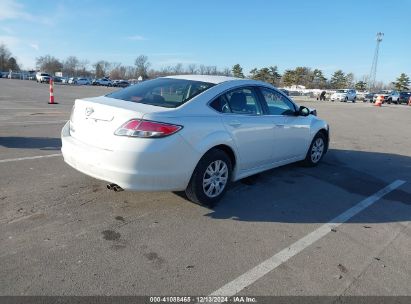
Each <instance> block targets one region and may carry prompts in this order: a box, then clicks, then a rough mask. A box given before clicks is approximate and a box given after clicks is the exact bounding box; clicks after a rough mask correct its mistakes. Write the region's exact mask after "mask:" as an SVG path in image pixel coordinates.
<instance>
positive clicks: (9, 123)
mask: <svg viewBox="0 0 411 304" xmlns="http://www.w3.org/2000/svg"><path fill="white" fill-rule="evenodd" d="M65 122H67V119H66V120H50V121H47V120H39V121H37V120H36V121H26V122H20V121H10V122H9V121H5V122H0V127H5V126H15V125H18V126H29V125H52V124H63V123H65Z"/></svg>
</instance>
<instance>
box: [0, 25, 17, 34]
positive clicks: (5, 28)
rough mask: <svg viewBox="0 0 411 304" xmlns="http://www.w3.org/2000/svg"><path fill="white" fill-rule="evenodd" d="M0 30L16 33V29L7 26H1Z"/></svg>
mask: <svg viewBox="0 0 411 304" xmlns="http://www.w3.org/2000/svg"><path fill="white" fill-rule="evenodd" d="M0 30H1V31H2V32H4V33H6V34H14V31H13V30H12V29H11V28H9V27H7V26H1V27H0Z"/></svg>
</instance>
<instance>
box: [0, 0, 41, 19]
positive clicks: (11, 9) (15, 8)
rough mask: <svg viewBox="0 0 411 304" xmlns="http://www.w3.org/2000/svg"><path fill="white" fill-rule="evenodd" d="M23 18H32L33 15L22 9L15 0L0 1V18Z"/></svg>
mask: <svg viewBox="0 0 411 304" xmlns="http://www.w3.org/2000/svg"><path fill="white" fill-rule="evenodd" d="M7 19H24V20H33V19H34V17H33V16H32V15H30V14H28V13H26V12H25V11H24V6H23V5H22V4H20V3H18V2H17V1H13V0H2V1H1V2H0V20H7Z"/></svg>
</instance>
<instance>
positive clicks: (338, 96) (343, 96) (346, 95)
mask: <svg viewBox="0 0 411 304" xmlns="http://www.w3.org/2000/svg"><path fill="white" fill-rule="evenodd" d="M330 100H331V101H336V100H338V101H341V102H347V101H352V102H355V101H356V100H357V92H356V91H355V90H351V89H344V90H337V91H336V92H335V93H334V94H332V95H331V97H330Z"/></svg>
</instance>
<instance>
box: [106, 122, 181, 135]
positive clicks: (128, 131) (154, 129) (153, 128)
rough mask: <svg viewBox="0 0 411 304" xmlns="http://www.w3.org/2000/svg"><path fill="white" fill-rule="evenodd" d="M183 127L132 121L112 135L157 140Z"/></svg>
mask: <svg viewBox="0 0 411 304" xmlns="http://www.w3.org/2000/svg"><path fill="white" fill-rule="evenodd" d="M182 128H183V127H182V126H179V125H173V124H168V123H163V122H157V121H150V120H141V119H132V120H129V121H127V122H126V123H125V124H123V125H122V126H121V127H120V128H118V129H117V131H116V132H115V133H114V134H115V135H118V136H129V137H143V138H159V137H166V136H169V135H171V134H174V133H176V132H178V131H180V130H181V129H182Z"/></svg>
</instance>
